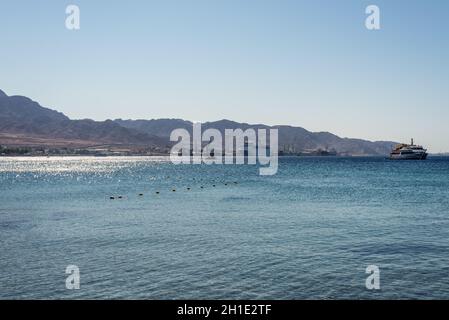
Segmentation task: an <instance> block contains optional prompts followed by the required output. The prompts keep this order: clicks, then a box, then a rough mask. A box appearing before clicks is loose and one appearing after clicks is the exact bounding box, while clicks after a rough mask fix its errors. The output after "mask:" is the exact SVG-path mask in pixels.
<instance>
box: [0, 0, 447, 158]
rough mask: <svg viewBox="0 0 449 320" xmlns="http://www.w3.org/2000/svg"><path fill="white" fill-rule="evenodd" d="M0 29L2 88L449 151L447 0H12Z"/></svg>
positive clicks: (53, 102) (137, 112)
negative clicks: (76, 23) (373, 22)
mask: <svg viewBox="0 0 449 320" xmlns="http://www.w3.org/2000/svg"><path fill="white" fill-rule="evenodd" d="M68 4H77V5H79V7H80V9H81V30H79V31H69V30H67V29H66V28H65V18H66V15H65V7H66V6H67V5H68ZM370 4H375V5H378V6H379V7H380V10H381V28H382V29H381V30H379V31H369V30H367V29H366V28H365V25H364V21H365V17H366V15H365V8H366V6H367V5H370ZM0 39H1V40H0V41H1V44H0V89H2V90H4V91H5V92H6V93H8V94H10V95H12V94H21V95H26V96H29V97H31V98H32V99H34V100H37V101H39V102H40V103H41V104H43V105H45V106H47V107H51V108H55V109H57V110H59V111H62V112H64V113H65V114H67V115H68V116H70V117H72V118H93V119H97V120H104V119H107V118H167V117H170V118H171V117H174V118H184V119H188V120H195V121H207V120H218V119H222V118H228V119H232V120H236V121H245V122H250V123H267V124H291V125H298V126H302V127H305V128H306V129H309V130H312V131H331V132H333V133H336V134H338V135H340V136H343V137H358V138H365V139H371V140H382V139H385V140H386V139H388V140H396V141H408V140H409V138H411V137H414V138H415V140H416V141H417V142H419V143H422V144H425V145H426V146H428V147H430V149H431V151H433V152H440V151H449V1H446V0H433V1H424V0H422V1H412V0H403V1H402V0H395V1H391V0H389V1H380V0H371V1H362V0H341V1H337V0H328V1H316V0H314V1H312V0H310V1H300V0H296V1H286V0H276V1H275V0H273V1H264V0H239V1H235V0H201V1H198V0H179V1H170V0H160V1H148V0H142V1H133V0H130V1H102V0H95V1H92V0H89V1H87V0H69V1H58V0H44V1H32V0H28V1H23V0H14V1H12V0H10V1H6V0H2V1H1V4H0Z"/></svg>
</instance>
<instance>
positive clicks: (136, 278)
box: [0, 158, 449, 299]
mask: <svg viewBox="0 0 449 320" xmlns="http://www.w3.org/2000/svg"><path fill="white" fill-rule="evenodd" d="M226 184H227V185H226ZM213 185H215V187H214V186H213ZM201 186H203V188H201ZM187 188H190V190H188V189H187ZM173 189H176V192H173V191H172V190H173ZM156 192H160V193H159V194H156ZM139 193H143V196H139ZM110 196H116V197H117V196H123V199H116V200H110V199H109V197H110ZM0 255H1V256H0V298H7V299H15V298H33V299H35V298H36V299H41V298H50V299H53V298H61V299H65V298H88V299H94V298H125V299H132V298H137V299H175V298H179V299H181V298H182V299H203V298H207V299H222V298H228V299H240V298H244V299H342V298H355V299H379V298H394V299H403V298H421V299H429V298H449V159H448V158H431V159H429V160H428V161H417V162H414V161H410V162H394V161H388V160H385V159H383V158H282V159H281V160H280V167H279V171H278V174H277V175H275V176H271V177H261V176H259V175H258V169H257V167H255V166H245V165H240V166H229V165H228V166H217V165H216V166H206V165H199V166H194V165H184V166H175V165H172V164H170V163H169V162H167V161H166V160H165V159H163V158H66V159H62V158H0ZM73 264H74V265H77V266H78V267H79V268H80V272H81V289H80V290H76V291H72V290H67V289H66V288H65V279H66V277H67V275H66V274H65V268H66V267H67V266H68V265H73ZM372 264H374V265H377V266H378V267H379V268H380V281H381V283H380V285H381V290H379V291H369V290H367V289H366V288H365V279H366V277H367V276H368V275H367V274H365V269H366V267H367V266H368V265H372Z"/></svg>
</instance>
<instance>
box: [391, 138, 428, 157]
mask: <svg viewBox="0 0 449 320" xmlns="http://www.w3.org/2000/svg"><path fill="white" fill-rule="evenodd" d="M427 155H428V153H427V149H424V148H423V147H422V146H418V145H415V144H414V143H413V139H412V141H411V144H405V143H401V144H398V145H396V147H395V148H394V149H393V151H391V153H390V159H391V160H426V159H427Z"/></svg>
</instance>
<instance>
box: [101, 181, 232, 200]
mask: <svg viewBox="0 0 449 320" xmlns="http://www.w3.org/2000/svg"><path fill="white" fill-rule="evenodd" d="M234 184H238V182H237V181H234ZM224 185H225V186H227V185H229V183H224ZM216 186H217V185H216V184H213V185H212V187H213V188H215V187H216ZM186 189H187V191H190V190H192V188H190V187H187V188H186ZM200 189H204V186H200ZM172 192H176V189H172ZM155 193H156V194H160V193H161V192H160V191H156V192H155ZM143 195H144V194H143V193H139V194H138V196H139V197H143ZM123 198H124V197H123V196H110V197H109V199H110V200H116V199H123Z"/></svg>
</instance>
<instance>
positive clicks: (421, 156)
mask: <svg viewBox="0 0 449 320" xmlns="http://www.w3.org/2000/svg"><path fill="white" fill-rule="evenodd" d="M390 159H391V160H426V159H427V153H422V154H392V155H390Z"/></svg>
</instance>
